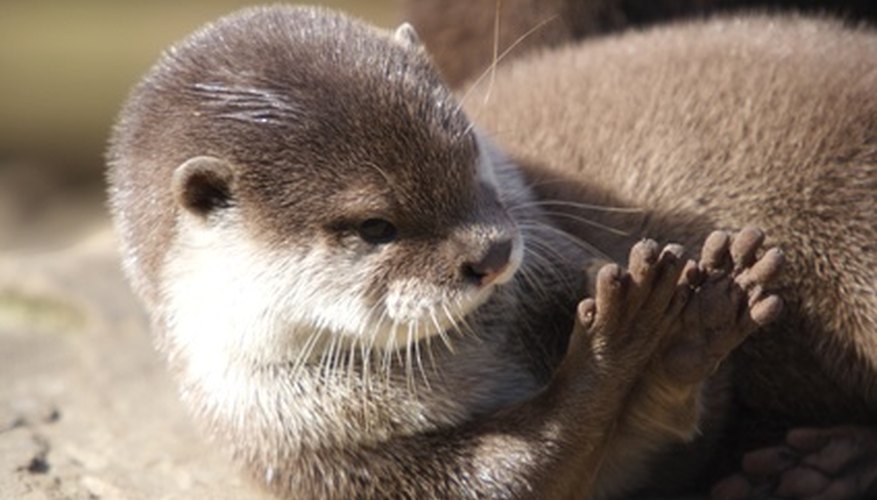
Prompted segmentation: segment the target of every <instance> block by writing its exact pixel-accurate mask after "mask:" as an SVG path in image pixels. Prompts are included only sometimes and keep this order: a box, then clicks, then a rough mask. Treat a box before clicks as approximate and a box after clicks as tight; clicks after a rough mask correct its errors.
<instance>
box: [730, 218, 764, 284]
mask: <svg viewBox="0 0 877 500" xmlns="http://www.w3.org/2000/svg"><path fill="white" fill-rule="evenodd" d="M762 244H764V232H763V231H761V230H760V229H758V228H756V227H752V226H747V227H745V228H743V229H742V230H741V231H740V232H739V233H737V234H735V235H734V236H733V238H732V239H731V260H732V261H733V263H734V273H735V274H738V273H740V272H741V271H742V270H743V269H745V268H747V267H749V266H751V265H752V263H753V262H755V254H756V252H757V251H758V249H759V248H761V245H762Z"/></svg>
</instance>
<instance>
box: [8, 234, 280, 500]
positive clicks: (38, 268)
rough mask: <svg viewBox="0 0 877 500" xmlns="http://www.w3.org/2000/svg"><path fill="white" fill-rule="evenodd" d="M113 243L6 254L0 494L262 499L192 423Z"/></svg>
mask: <svg viewBox="0 0 877 500" xmlns="http://www.w3.org/2000/svg"><path fill="white" fill-rule="evenodd" d="M115 249H116V244H115V242H114V240H113V237H112V236H111V233H110V231H109V230H103V231H101V232H99V233H98V234H97V235H95V236H94V237H91V238H89V239H88V240H87V241H85V242H83V243H82V244H80V245H77V246H76V247H74V248H71V249H69V250H64V251H61V252H55V253H51V254H42V255H33V254H31V255H0V498H16V499H27V500H30V499H61V498H64V499H69V498H72V499H80V498H82V499H92V498H113V499H126V498H127V499H191V498H210V499H243V500H248V499H261V498H266V497H265V495H264V494H262V493H261V492H259V491H258V489H257V488H255V487H254V486H252V485H249V484H247V482H246V481H245V480H244V479H242V478H241V477H240V476H239V475H238V474H236V473H235V471H234V470H233V468H232V467H231V466H230V465H229V462H228V461H227V459H226V458H225V457H224V456H223V454H222V453H218V452H217V450H216V449H214V448H213V447H211V446H210V445H209V444H207V443H206V441H205V440H204V439H202V438H201V437H200V436H199V435H198V434H197V433H196V432H195V430H194V428H193V426H192V424H191V422H190V421H189V419H188V417H187V415H186V413H185V411H184V410H183V408H182V407H181V405H180V403H179V402H178V400H177V397H176V392H175V388H174V386H173V383H172V381H171V380H170V378H169V376H168V374H167V372H166V370H165V368H164V366H163V362H162V361H161V359H160V358H159V356H158V355H157V353H156V352H155V351H154V349H153V348H152V345H151V340H150V337H149V334H148V327H147V321H146V317H145V315H144V313H143V312H142V310H141V308H140V305H139V304H138V302H137V301H136V300H135V298H134V297H133V295H132V294H131V292H130V291H129V289H128V286H127V284H126V283H125V281H124V279H123V277H122V274H121V271H120V269H119V265H118V255H117V253H116V250H115Z"/></svg>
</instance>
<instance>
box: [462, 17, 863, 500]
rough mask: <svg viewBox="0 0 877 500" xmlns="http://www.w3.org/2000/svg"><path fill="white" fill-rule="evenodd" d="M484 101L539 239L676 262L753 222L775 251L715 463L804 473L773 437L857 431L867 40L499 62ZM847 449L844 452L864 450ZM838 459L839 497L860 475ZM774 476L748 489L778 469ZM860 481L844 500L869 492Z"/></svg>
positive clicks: (685, 27)
mask: <svg viewBox="0 0 877 500" xmlns="http://www.w3.org/2000/svg"><path fill="white" fill-rule="evenodd" d="M533 22H534V23H535V22H536V20H533ZM486 89H487V85H481V86H480V87H479V89H478V90H477V91H475V92H472V94H471V95H470V96H469V97H467V100H466V102H467V107H468V110H469V112H470V114H471V115H472V116H473V119H474V120H476V121H477V122H478V123H480V124H482V125H483V126H484V127H485V129H487V130H488V131H490V132H492V133H494V134H495V136H496V140H497V141H498V142H499V143H500V144H501V145H502V146H503V147H504V148H505V150H506V151H507V152H508V153H509V154H511V155H512V156H513V157H514V158H516V159H518V160H520V161H523V162H525V163H526V162H529V163H531V164H533V166H534V167H535V168H533V173H532V175H531V178H530V182H531V183H532V185H533V186H534V190H535V191H537V192H538V195H539V198H540V199H541V200H543V203H545V205H546V206H550V207H551V209H552V211H553V212H554V213H555V220H556V224H558V225H559V226H560V227H563V228H565V229H566V230H567V231H569V232H570V233H572V234H575V235H577V236H578V237H581V238H582V239H584V240H586V241H587V242H589V243H590V244H591V245H593V246H596V247H599V248H600V249H601V250H602V251H603V252H605V253H606V254H608V255H609V256H611V257H612V258H613V259H617V260H619V261H621V260H622V259H623V258H624V256H625V253H624V248H625V247H626V246H627V245H628V244H629V242H628V240H627V238H626V237H624V236H618V235H617V234H615V233H614V232H612V231H608V230H604V229H601V228H600V227H596V226H597V225H603V226H608V227H611V228H616V229H618V230H621V231H623V232H627V233H628V234H629V237H630V238H631V239H637V238H641V237H650V238H655V239H657V240H659V241H679V242H682V243H684V244H687V245H692V246H693V245H696V242H697V241H699V240H701V239H702V238H703V235H705V234H706V233H707V232H709V231H711V230H714V229H715V228H726V229H733V228H739V227H741V226H742V225H744V224H749V223H754V224H756V225H758V226H760V227H762V228H764V229H765V230H766V232H767V233H768V234H769V235H770V236H769V240H768V241H769V242H770V243H771V244H774V245H777V246H779V247H781V248H783V249H785V250H786V257H787V260H788V268H787V272H786V273H785V275H784V276H783V278H782V280H781V282H780V283H779V287H780V290H781V294H782V295H783V297H784V298H785V299H787V306H788V307H787V310H786V313H785V315H784V318H783V320H782V321H781V322H780V323H778V324H777V325H775V326H773V327H772V328H770V331H769V332H766V333H765V334H763V335H757V336H755V337H753V338H752V339H750V340H749V341H747V342H746V343H745V344H744V345H743V347H742V349H741V350H740V351H738V352H737V354H736V355H735V358H734V359H735V361H736V362H737V365H736V370H735V371H734V375H733V380H734V390H733V394H734V399H735V401H736V402H737V403H738V409H739V412H740V413H739V415H738V416H737V417H736V421H737V423H736V424H735V425H734V426H733V428H732V430H731V431H730V434H729V435H728V436H727V438H726V443H727V446H728V447H729V448H731V449H736V450H738V451H739V450H741V449H747V450H751V449H754V448H758V447H760V446H769V445H777V446H778V445H780V444H782V445H783V447H785V448H786V451H787V452H788V455H789V456H796V457H800V458H801V459H802V460H803V459H804V457H806V456H807V455H808V453H816V451H817V450H809V451H808V450H803V449H801V448H800V447H799V448H797V449H796V448H795V447H794V446H792V444H791V443H784V440H785V439H786V432H787V431H789V429H793V428H795V427H797V426H821V427H822V426H840V425H851V424H857V425H868V426H871V425H873V424H874V422H875V420H877V394H875V388H877V386H875V381H877V371H875V369H877V251H875V242H877V134H875V131H877V128H875V127H877V92H875V89H877V34H875V33H874V32H873V31H871V30H868V29H863V28H859V29H850V28H848V27H844V26H842V25H841V23H839V22H834V21H829V20H820V19H807V18H801V17H794V16H791V17H785V18H783V17H758V16H750V17H746V16H743V17H731V18H727V19H716V20H713V21H709V22H692V23H682V24H674V25H671V26H665V27H660V28H655V29H652V30H649V31H646V32H643V33H630V34H626V35H623V36H615V37H609V38H606V39H602V40H593V41H590V42H586V43H583V44H580V45H575V46H569V47H565V48H561V49H558V50H555V51H552V52H543V53H541V54H538V55H534V56H532V57H525V58H523V59H520V60H517V61H513V62H511V63H509V67H508V68H504V69H502V70H500V71H499V72H498V73H497V75H496V77H495V79H494V83H493V85H492V87H491V88H490V90H489V93H490V97H489V100H488V101H487V102H486V103H485V98H484V96H483V95H484V94H486V93H487V92H488V90H486ZM570 202H575V203H586V204H595V205H617V206H620V207H627V208H633V209H636V210H640V211H641V212H640V213H639V214H633V215H632V214H624V213H618V212H614V213H612V212H605V211H601V210H597V209H587V208H585V209H578V208H569V207H570V206H571V204H570ZM582 218H586V219H588V220H589V221H590V223H589V224H586V223H581V222H579V221H580V220H581V219H582ZM862 432H863V434H862V436H861V438H860V439H859V440H858V442H859V443H861V446H860V445H858V444H854V445H851V446H853V447H855V448H862V449H871V448H869V446H870V445H868V443H870V442H871V441H872V440H871V439H870V438H869V437H868V436H869V435H870V434H869V431H867V430H866V429H865V430H862ZM845 439H846V437H845ZM828 441H830V440H829V439H828V437H827V435H826V436H824V437H823V438H822V442H823V443H825V442H828ZM852 442H854V443H855V442H856V441H855V440H853V441H852ZM844 453H848V454H849V457H848V458H847V459H845V460H844V461H841V462H842V463H845V464H846V461H849V463H848V464H846V465H844V469H843V470H844V471H846V472H844V473H843V474H839V473H837V471H833V472H832V474H834V475H836V476H837V477H838V481H840V479H841V478H844V477H845V475H846V474H850V475H852V476H855V475H857V474H859V472H856V470H857V469H856V467H852V466H851V464H852V463H853V462H856V463H858V462H859V461H860V460H861V459H862V457H861V456H859V454H860V452H858V451H856V452H853V451H847V452H844ZM844 453H840V455H839V456H843V455H844ZM868 453H870V452H868ZM735 456H737V457H739V454H738V455H735ZM796 460H797V458H796ZM837 460H840V459H839V458H838V459H836V461H837ZM780 462H781V461H780V459H779V458H774V459H773V460H772V462H771V467H773V470H772V471H771V472H770V473H767V472H765V471H763V470H762V471H761V472H762V473H763V475H764V476H768V477H774V476H775V475H778V476H782V474H781V472H782V470H783V468H786V469H793V468H794V467H791V468H790V467H789V465H788V464H787V463H785V464H781V463H780ZM872 462H873V459H872ZM748 463H749V464H751V463H753V461H750V462H748ZM725 465H727V464H725ZM848 465H849V467H848ZM748 466H749V465H747V467H748ZM764 467H765V468H768V467H766V466H764ZM814 467H815V468H817V469H818V467H816V466H815V465H814ZM838 467H839V466H838ZM869 467H870V468H869ZM869 467H865V469H866V470H868V471H872V470H874V469H875V466H874V463H872V464H871V465H870V466H869ZM719 470H725V471H727V468H726V467H720V468H719ZM753 472H758V471H753ZM825 475H826V476H829V475H830V474H828V473H827V472H826V473H825ZM753 476H757V474H753ZM861 477H862V480H861V481H859V482H860V483H863V484H862V485H861V488H862V489H861V490H856V491H857V493H851V494H850V497H854V496H856V495H863V496H864V495H867V494H868V493H865V491H869V490H868V488H869V487H871V488H873V483H872V480H873V475H872V473H871V472H866V473H864V474H863V475H862V476H861ZM779 482H780V481H779V480H777V481H776V483H774V484H778V483H779ZM824 484H832V482H831V481H829V480H827V479H826V480H825V481H824V483H822V485H820V487H824ZM869 485H871V486H869ZM786 494H789V495H791V493H786ZM809 494H814V493H813V492H811V493H809ZM841 497H844V496H843V495H842V496H841ZM832 498H834V497H832Z"/></svg>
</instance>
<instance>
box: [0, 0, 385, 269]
mask: <svg viewBox="0 0 877 500" xmlns="http://www.w3.org/2000/svg"><path fill="white" fill-rule="evenodd" d="M253 3H254V2H252V1H251V2H245V1H233V0H212V1H189V2H173V1H169V0H157V1H152V2H136V3H135V2H113V1H109V0H77V1H76V2H71V1H63V0H36V1H28V2H20V1H19V2H13V1H4V2H0V253H3V252H9V251H14V252H16V253H19V252H28V251H36V250H53V249H59V248H62V247H64V246H66V245H68V244H70V243H72V242H73V241H75V240H76V239H77V238H78V237H80V235H83V234H87V233H88V232H90V231H92V230H94V229H96V228H98V227H103V226H106V224H107V220H108V219H107V215H106V210H105V209H104V205H103V203H104V198H105V196H104V192H103V191H104V186H103V170H104V160H103V152H104V149H105V145H106V140H107V137H108V135H109V131H110V127H111V126H112V124H113V121H114V119H115V114H116V113H117V111H118V110H119V108H120V107H121V104H122V101H123V100H124V99H125V96H126V94H127V92H128V90H129V89H130V88H131V86H133V85H134V83H135V82H136V81H137V80H138V79H139V78H140V76H141V75H142V74H143V73H144V72H146V70H147V69H148V68H149V67H150V65H151V64H152V63H153V62H154V61H155V60H156V59H157V58H158V56H159V54H160V53H161V51H162V50H163V49H164V48H165V47H167V46H168V45H170V44H171V43H173V42H175V41H177V40H179V39H180V38H182V37H184V36H185V35H186V34H188V33H189V32H191V31H193V30H195V29H197V28H198V27H199V26H201V25H202V24H204V23H206V22H208V21H211V20H213V19H215V18H217V17H219V16H222V15H224V14H227V13H229V12H231V11H233V10H235V9H238V8H240V7H243V6H246V5H252V4H253ZM307 3H309V4H322V5H325V6H328V7H332V8H339V9H343V10H345V11H347V12H349V13H351V14H354V15H356V16H359V17H362V18H365V19H367V20H369V21H371V22H372V23H375V24H378V25H382V26H387V27H389V26H393V25H395V24H396V23H397V21H398V19H399V14H398V11H399V5H398V4H399V0H367V1H362V0H358V1H353V0H346V1H343V0H341V1H339V0H335V1H314V0H310V1H309V2H307Z"/></svg>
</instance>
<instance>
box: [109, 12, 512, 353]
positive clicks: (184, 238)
mask: <svg viewBox="0 0 877 500" xmlns="http://www.w3.org/2000/svg"><path fill="white" fill-rule="evenodd" d="M132 101H133V104H129V108H132V109H133V112H126V113H128V114H131V115H133V114H135V113H136V114H138V115H139V116H138V117H135V118H129V119H127V122H126V121H125V120H126V118H123V122H122V123H123V128H124V127H127V129H132V128H133V129H135V132H131V133H130V137H131V138H130V139H129V141H130V142H132V143H135V144H136V147H132V148H131V149H132V151H136V152H137V153H138V154H139V155H140V156H141V163H142V164H147V165H158V166H155V167H149V168H147V167H144V166H142V165H141V166H138V167H137V170H138V171H141V170H144V169H147V170H149V171H150V172H151V173H148V174H143V173H142V172H141V173H134V174H132V176H133V177H137V176H138V175H144V176H145V175H151V176H152V177H150V178H149V179H150V182H149V183H146V182H144V183H143V189H153V190H158V191H159V193H158V194H154V193H153V194H150V195H144V196H142V197H141V199H142V200H147V199H153V200H154V199H158V200H166V201H167V203H168V204H169V205H170V206H172V207H173V210H171V211H169V213H170V215H169V216H168V217H169V218H168V223H169V225H170V226H171V228H172V229H170V230H169V235H168V236H167V238H168V239H169V240H170V241H171V242H172V243H171V244H170V245H168V247H169V250H167V251H166V253H165V255H164V256H163V258H162V262H161V266H160V270H159V272H158V273H157V274H158V275H159V276H160V278H159V279H158V283H157V284H155V285H154V288H155V289H156V290H157V292H156V294H157V296H158V297H159V298H158V299H157V302H158V303H160V304H161V309H162V311H163V312H162V314H161V316H162V319H161V320H162V321H163V322H164V323H165V325H166V330H168V331H170V332H171V335H169V338H170V342H171V344H174V345H175V347H176V349H175V350H177V351H182V352H185V351H190V350H193V349H196V350H205V349H207V350H209V349H222V350H223V351H224V352H233V353H235V355H240V356H243V357H247V358H253V357H255V358H257V359H259V360H268V361H278V362H279V361H283V360H284V359H289V358H290V357H298V356H300V355H301V353H302V351H303V350H313V351H314V352H318V351H319V349H321V346H323V347H325V346H326V345H330V344H331V345H333V346H334V345H335V343H336V342H349V343H351V344H359V345H370V346H375V347H376V348H389V349H392V348H396V347H398V346H400V345H403V344H405V343H410V342H413V341H416V340H418V339H420V338H423V337H425V336H429V335H434V334H437V333H441V332H443V331H446V330H449V329H452V328H454V327H455V326H457V325H458V323H459V322H460V321H461V320H462V318H463V317H464V316H466V315H468V314H470V313H472V312H473V311H474V310H476V308H478V307H479V306H480V305H481V304H483V303H484V302H485V301H486V300H487V299H488V298H489V297H490V296H491V294H492V293H493V292H494V290H495V289H496V288H497V287H500V286H502V285H503V284H504V283H506V282H508V281H509V280H510V279H511V278H512V276H513V275H514V273H515V271H516V270H517V268H518V266H519V265H520V263H521V259H522V255H523V242H522V239H521V236H520V233H519V230H518V227H517V225H516V223H515V221H514V220H513V218H512V217H511V216H510V213H509V211H508V208H509V207H508V206H507V205H508V203H509V201H510V200H511V199H513V198H514V197H516V196H519V195H520V192H519V191H520V190H521V186H514V187H512V186H508V185H505V186H503V185H500V183H499V182H498V181H497V175H498V173H497V170H496V168H495V166H494V165H493V163H494V162H493V161H492V159H491V158H492V154H491V153H490V146H489V145H488V144H487V143H486V141H485V140H484V139H483V138H481V137H479V136H478V134H476V133H475V132H474V131H473V129H472V126H471V124H470V123H469V121H468V120H467V119H466V117H465V116H464V114H463V113H462V111H461V110H460V108H459V106H458V104H457V103H456V102H455V101H454V99H453V97H452V95H451V94H450V93H449V91H448V90H447V89H446V88H445V87H444V85H443V84H442V82H441V81H440V79H439V78H438V76H437V75H436V73H435V71H434V69H433V68H432V66H431V63H430V62H429V60H428V57H427V55H426V54H425V52H424V50H423V48H422V47H421V46H420V45H419V42H418V40H417V37H416V34H414V32H413V30H412V29H411V28H410V26H407V25H403V27H401V28H400V29H399V30H397V31H396V32H395V33H384V32H382V31H379V30H376V29H374V28H371V27H369V26H367V25H365V24H362V23H359V22H356V21H353V20H350V19H348V18H345V17H342V16H340V15H336V14H332V13H328V12H325V11H321V10H314V9H301V8H272V9H254V10H248V11H244V12H242V13H239V14H237V15H234V16H231V17H230V18H227V19H224V20H220V21H219V22H217V23H216V24H214V25H212V26H210V27H208V28H206V29H205V30H202V31H201V32H199V33H196V34H195V35H193V36H192V37H190V38H189V39H188V40H186V41H185V42H183V43H182V44H180V45H178V46H177V47H175V48H174V49H172V50H171V51H170V52H168V54H167V55H166V56H165V58H164V59H163V61H162V62H160V63H159V65H158V66H156V68H155V69H154V70H153V72H152V73H151V74H150V75H149V76H148V77H147V79H146V81H145V82H144V83H143V84H141V86H140V87H139V88H138V89H137V90H135V95H134V97H133V98H132ZM144 117H145V118H144ZM144 124H145V125H144ZM136 127H140V130H139V133H138V132H137V131H136ZM124 143H125V140H122V139H118V140H117V141H116V144H117V150H118V149H121V148H122V147H123V146H119V144H123V145H124ZM116 156H120V155H119V154H118V153H116ZM125 156H126V158H127V159H126V161H127V162H128V163H130V164H134V163H135V162H134V161H133V160H131V159H130V158H129V157H131V156H133V154H127V155H125ZM155 171H159V172H161V171H166V172H167V174H163V175H164V176H163V177H158V175H159V174H156V173H155ZM501 175H505V174H501ZM156 177H158V178H159V181H158V183H159V184H160V185H159V186H154V185H147V184H155V178H156ZM131 183H132V185H131V186H130V189H138V187H137V185H136V181H131ZM503 184H508V183H507V182H503ZM510 187H511V188H512V189H509V188H510ZM125 209H126V210H128V211H129V212H131V213H134V212H137V211H144V213H148V211H149V210H156V209H157V207H155V206H152V207H150V206H149V203H148V202H144V204H143V205H142V206H131V207H125ZM129 216H130V217H136V215H129ZM141 219H144V218H143V217H141ZM161 222H162V221H161V220H160V219H156V222H155V223H154V224H151V225H150V226H151V227H150V228H149V229H150V230H152V229H154V227H153V226H155V227H157V226H160V225H161ZM153 239H154V238H153ZM143 244H144V245H149V241H146V240H144V243H143Z"/></svg>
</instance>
